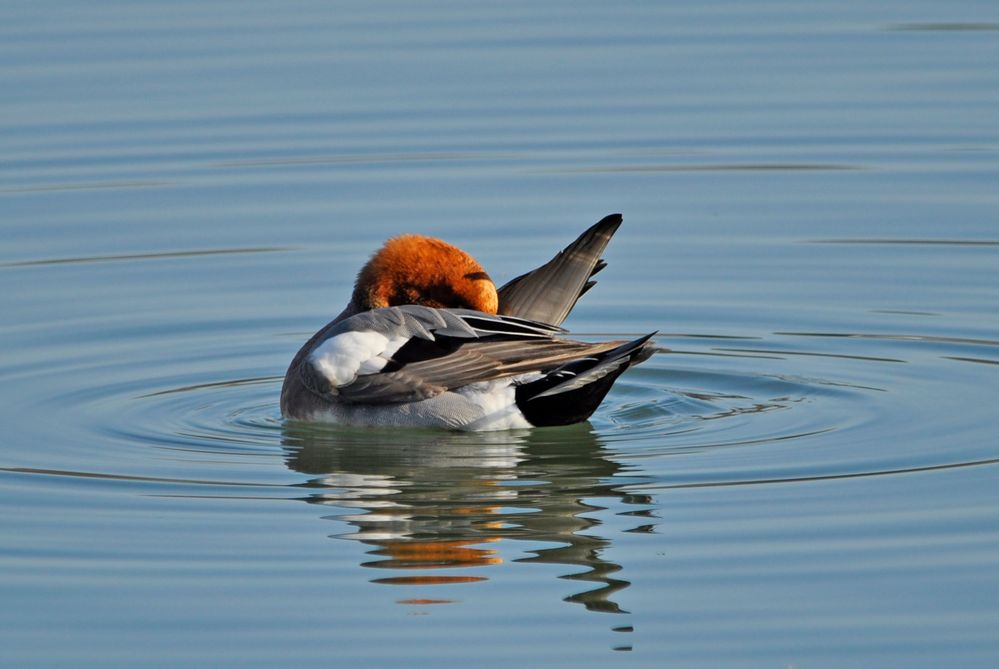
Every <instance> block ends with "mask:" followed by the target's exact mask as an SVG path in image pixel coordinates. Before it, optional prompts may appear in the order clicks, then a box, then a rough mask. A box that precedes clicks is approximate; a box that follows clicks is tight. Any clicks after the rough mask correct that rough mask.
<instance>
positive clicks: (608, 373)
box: [516, 332, 656, 427]
mask: <svg viewBox="0 0 999 669" xmlns="http://www.w3.org/2000/svg"><path fill="white" fill-rule="evenodd" d="M655 334H656V333H654V332H653V333H652V334H649V335H646V336H644V337H641V338H639V339H635V340H634V341H629V342H626V343H624V344H621V345H620V346H618V347H617V348H613V349H611V350H609V351H605V352H604V353H601V354H599V355H597V356H593V357H587V358H581V359H579V360H573V361H571V362H568V363H565V364H564V365H561V366H559V367H558V368H556V369H553V370H551V371H550V372H548V373H547V374H545V376H543V377H542V378H540V379H538V380H537V381H531V382H530V383H525V384H523V385H520V386H517V390H516V401H517V406H518V407H519V408H520V410H521V412H522V413H523V414H524V417H525V418H526V419H527V420H528V421H529V422H530V423H531V424H532V425H534V426H536V427H545V426H551V425H570V424H572V423H579V422H581V421H584V420H586V419H587V418H589V417H590V415H592V414H593V412H594V411H596V409H597V407H598V406H600V403H601V402H602V401H603V399H604V397H606V395H607V393H608V392H609V391H610V389H611V386H613V385H614V382H615V381H617V378H618V377H619V376H621V374H622V373H624V371H625V370H626V369H628V367H630V366H631V365H637V364H638V363H640V362H642V361H644V360H647V359H648V358H649V356H651V355H652V354H653V353H654V352H655V347H654V346H650V345H648V342H649V340H650V339H651V338H652V337H653V336H654V335H655ZM589 377H592V378H589Z"/></svg>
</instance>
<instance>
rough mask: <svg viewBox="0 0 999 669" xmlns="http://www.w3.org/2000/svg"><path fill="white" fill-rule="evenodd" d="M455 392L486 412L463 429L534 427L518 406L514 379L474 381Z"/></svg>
mask: <svg viewBox="0 0 999 669" xmlns="http://www.w3.org/2000/svg"><path fill="white" fill-rule="evenodd" d="M454 392H456V393H458V394H459V395H463V396H464V397H466V398H468V399H469V400H470V401H472V402H473V403H475V404H476V405H477V406H478V407H479V408H480V409H482V411H483V413H484V415H483V416H482V418H479V419H478V420H475V421H473V422H471V423H469V424H467V425H463V426H462V428H461V429H463V430H470V431H479V430H517V429H525V428H529V427H532V425H531V424H530V423H529V422H528V421H527V419H526V418H524V414H522V413H521V412H520V408H519V407H518V406H517V400H516V387H515V386H514V383H513V379H498V380H496V381H486V382H483V383H473V384H470V385H467V386H464V387H463V388H458V389H457V390H455V391H454Z"/></svg>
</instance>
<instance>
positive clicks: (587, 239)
mask: <svg viewBox="0 0 999 669" xmlns="http://www.w3.org/2000/svg"><path fill="white" fill-rule="evenodd" d="M621 221H622V217H621V214H611V215H610V216H605V217H604V218H603V219H602V220H601V221H600V222H599V223H597V224H595V225H593V226H592V227H590V228H589V229H588V230H587V231H586V232H584V233H583V234H581V235H580V236H579V238H578V239H576V241H574V242H573V243H572V244H570V245H569V246H567V247H565V249H563V250H562V251H560V252H559V253H558V255H556V256H555V257H554V258H552V259H551V260H550V261H548V262H547V263H545V264H544V265H542V266H541V267H539V268H537V269H535V270H533V271H531V272H528V273H527V274H522V275H520V276H518V277H517V278H515V279H513V280H512V281H510V282H509V283H507V284H506V285H504V286H503V287H502V288H500V289H499V291H498V292H499V313H501V314H505V315H508V316H517V317H519V318H526V319H528V320H532V321H541V322H542V323H550V324H552V325H561V323H562V321H564V320H565V319H566V316H568V315H569V312H570V311H572V308H573V307H574V306H575V305H576V300H578V299H579V298H580V296H581V295H582V294H583V293H585V292H586V291H587V290H589V289H590V288H592V287H593V285H594V283H596V282H594V281H591V280H590V279H591V278H592V277H593V275H594V274H596V273H597V272H599V271H600V270H602V269H603V268H604V267H606V265H607V263H605V262H604V261H603V260H601V259H600V254H601V253H603V252H604V249H605V248H607V243H608V242H610V239H611V236H612V235H613V234H614V232H615V231H617V229H618V227H619V226H620V225H621Z"/></svg>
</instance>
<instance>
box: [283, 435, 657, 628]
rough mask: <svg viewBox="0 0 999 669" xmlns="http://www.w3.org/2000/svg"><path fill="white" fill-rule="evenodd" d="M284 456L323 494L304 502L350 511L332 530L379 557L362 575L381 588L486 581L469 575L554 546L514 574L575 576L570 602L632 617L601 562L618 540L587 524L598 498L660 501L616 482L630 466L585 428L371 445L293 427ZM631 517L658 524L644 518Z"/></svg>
mask: <svg viewBox="0 0 999 669" xmlns="http://www.w3.org/2000/svg"><path fill="white" fill-rule="evenodd" d="M283 444H284V447H285V455H286V461H287V465H288V467H290V468H291V469H293V470H295V471H297V472H301V473H303V474H307V475H309V476H311V477H314V478H312V479H311V480H310V481H309V483H308V484H307V485H308V486H309V487H314V488H315V492H314V493H312V494H311V495H309V496H308V497H306V498H305V500H306V501H307V502H309V503H311V504H320V505H329V506H332V507H337V508H339V509H344V512H342V513H338V514H336V515H335V516H331V518H335V519H337V520H341V521H346V522H347V523H349V524H350V525H351V526H352V527H353V528H354V530H353V531H352V532H349V533H345V534H340V535H336V536H337V538H341V539H353V540H357V541H361V542H362V543H364V544H366V545H369V546H371V547H372V550H371V551H370V552H369V555H371V556H373V559H372V560H370V561H368V562H365V563H363V566H365V567H370V568H373V569H380V570H384V571H385V572H386V574H385V575H384V576H379V577H376V578H373V579H372V581H373V582H375V583H380V584H390V585H425V586H431V585H435V584H446V583H470V582H475V581H483V580H487V579H488V578H489V576H488V571H485V570H483V571H482V572H481V573H475V574H469V573H468V572H467V571H466V569H468V568H471V567H490V566H494V565H497V564H501V563H502V561H503V559H502V558H501V557H500V555H499V553H500V551H499V544H500V543H501V542H504V541H510V540H526V541H531V542H543V543H549V544H553V546H552V547H550V548H542V549H537V550H531V551H528V552H530V553H533V556H532V557H528V558H521V559H518V560H517V562H523V563H542V564H554V565H566V566H569V567H573V569H572V570H571V571H568V572H567V573H566V574H564V575H562V576H561V578H565V579H569V580H573V581H581V582H585V583H587V584H590V585H589V586H588V587H585V588H584V589H582V590H581V591H580V592H578V593H576V594H573V595H571V596H570V597H567V598H566V601H569V602H575V603H579V604H582V605H583V606H585V607H586V608H587V609H588V610H590V611H602V612H611V613H623V612H624V611H622V609H621V608H620V606H619V605H618V603H617V602H615V601H614V599H613V595H614V593H616V592H617V591H618V590H621V589H622V588H626V587H628V585H629V584H630V583H629V582H628V581H627V580H624V579H620V578H615V577H614V574H616V573H617V572H619V571H620V570H621V566H620V565H618V564H616V563H614V562H611V561H609V560H606V559H605V558H604V557H603V554H604V552H605V549H607V548H608V547H609V546H610V544H611V540H610V539H609V538H607V537H606V536H599V535H598V534H597V533H596V531H597V528H598V527H599V526H600V525H601V522H600V520H598V519H595V518H593V517H590V516H588V515H587V514H593V513H594V512H596V511H600V510H602V509H604V507H601V506H596V505H594V504H593V503H592V501H591V500H593V499H594V498H611V499H614V500H617V501H619V502H620V503H624V504H629V505H636V506H639V507H643V506H646V505H650V504H651V499H650V498H649V497H646V496H644V495H631V494H628V493H626V492H623V491H622V490H621V489H620V486H621V485H622V483H620V482H618V481H615V482H611V479H612V477H615V476H618V477H619V476H620V475H621V466H620V465H618V464H617V463H615V462H613V461H611V460H610V459H608V457H607V455H608V452H607V451H606V449H605V448H604V446H603V445H602V444H601V442H600V440H599V439H598V438H597V437H596V436H595V435H594V434H593V433H592V432H591V431H590V429H589V427H588V426H586V425H582V426H573V427H570V428H560V429H553V430H534V431H530V432H523V433H499V434H451V433H441V432H430V431H427V432H420V431H412V432H407V433H400V432H398V431H390V430H387V431H384V432H380V433H379V434H378V435H377V437H373V435H372V431H370V430H366V431H363V432H361V431H351V430H333V429H322V428H317V427H314V426H306V425H298V424H289V425H287V426H285V428H284V433H283ZM628 481H629V482H634V479H633V478H630V477H629V478H628ZM350 509H356V511H350ZM623 515H627V516H637V517H638V518H639V519H641V518H643V517H645V518H647V517H648V516H650V515H651V513H650V511H648V510H646V509H645V508H641V509H636V510H635V511H632V512H627V513H626V514H623ZM648 527H649V526H648V525H644V524H639V525H638V526H637V527H635V528H633V529H632V530H631V531H643V530H647V529H648ZM577 568H578V569H577ZM451 570H453V571H451ZM402 601H403V602H404V603H423V604H425V603H442V602H446V601H447V600H442V599H438V598H433V597H427V598H419V599H409V600H402Z"/></svg>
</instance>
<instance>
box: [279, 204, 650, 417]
mask: <svg viewBox="0 0 999 669" xmlns="http://www.w3.org/2000/svg"><path fill="white" fill-rule="evenodd" d="M622 221H623V218H622V216H621V214H611V215H609V216H605V217H604V218H603V219H601V220H600V221H598V222H597V223H596V224H594V225H593V226H591V227H590V228H588V229H587V230H586V231H584V232H583V233H582V234H581V235H580V236H579V237H578V238H577V239H576V240H575V241H574V242H572V243H571V244H569V245H568V246H566V247H565V248H564V249H562V251H560V252H559V253H557V254H556V255H555V257H553V258H552V259H551V260H549V261H548V262H547V263H545V264H544V265H542V266H540V267H538V268H536V269H534V270H532V271H530V272H526V273H524V274H521V275H520V276H517V277H516V278H514V279H512V280H510V281H508V282H507V283H505V284H504V285H503V286H501V287H500V288H497V287H496V285H495V283H493V280H492V279H491V278H490V276H489V274H488V273H487V272H486V271H485V269H484V268H483V267H482V265H480V264H479V262H478V261H476V260H475V258H473V257H472V256H471V255H469V254H468V253H466V252H465V251H463V250H461V249H459V248H458V247H456V246H453V245H451V244H449V243H447V242H445V241H443V240H440V239H437V238H434V237H428V236H424V235H417V234H405V235H401V236H398V237H394V238H392V239H389V240H388V241H387V242H385V243H384V245H383V246H382V247H381V248H380V249H378V250H377V251H376V252H375V253H374V254H373V255H372V256H371V258H370V259H369V260H368V262H367V263H366V264H365V265H364V266H363V267H362V268H361V270H360V272H359V273H358V275H357V280H356V281H355V283H354V288H353V291H352V293H351V296H350V300H349V302H348V303H347V306H346V307H345V308H344V309H343V311H342V312H341V313H340V314H339V315H338V316H336V318H334V319H333V320H332V321H330V322H329V323H328V324H326V325H325V326H324V327H322V328H321V329H320V330H319V331H318V332H316V333H315V334H314V335H313V336H312V337H311V338H310V339H309V340H308V341H307V342H306V343H305V344H304V345H303V346H302V347H301V348H300V349H299V351H298V353H296V354H295V356H294V358H293V359H292V361H291V364H290V365H289V366H288V370H287V372H286V374H285V377H284V383H283V385H282V388H281V399H280V406H281V413H282V415H283V416H284V418H285V419H288V420H294V421H306V422H318V423H334V424H338V425H349V426H367V427H425V428H440V429H446V430H457V431H487V430H516V429H530V428H538V427H551V426H559V425H570V424H573V423H579V422H583V421H586V420H587V419H589V418H590V416H591V415H592V414H593V412H594V411H595V410H596V409H597V407H598V406H599V405H600V404H601V402H602V401H603V400H604V398H605V397H606V395H607V393H608V392H609V391H610V389H611V387H612V386H613V384H614V382H615V381H616V380H617V378H618V377H619V376H620V375H621V374H622V373H624V372H625V370H627V369H628V368H630V367H632V366H635V365H637V364H639V363H641V362H643V361H645V360H647V359H648V358H649V357H651V356H652V354H653V353H654V352H655V351H656V350H657V349H656V347H655V345H654V343H653V337H654V336H655V335H656V334H657V333H656V332H652V333H650V334H647V335H644V336H642V337H639V338H637V339H634V340H630V341H627V340H625V341H622V340H615V341H606V342H598V343H589V342H582V341H575V340H572V339H568V338H566V336H565V335H566V334H567V331H566V330H564V329H563V328H562V323H563V321H564V320H565V319H566V317H567V316H568V315H569V313H570V312H571V311H572V309H573V307H574V306H575V305H576V302H577V301H578V300H579V298H580V297H582V296H583V294H585V293H586V292H587V291H589V290H590V289H591V288H593V286H594V285H595V284H596V281H594V280H593V277H594V275H596V274H597V273H598V272H600V271H601V270H603V269H604V268H605V267H606V266H607V263H606V262H605V261H604V260H603V259H602V258H601V255H602V254H603V252H604V249H605V248H606V247H607V244H608V243H609V242H610V239H611V237H612V236H613V235H614V233H615V232H616V231H617V229H618V228H619V227H620V225H621V223H622Z"/></svg>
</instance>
